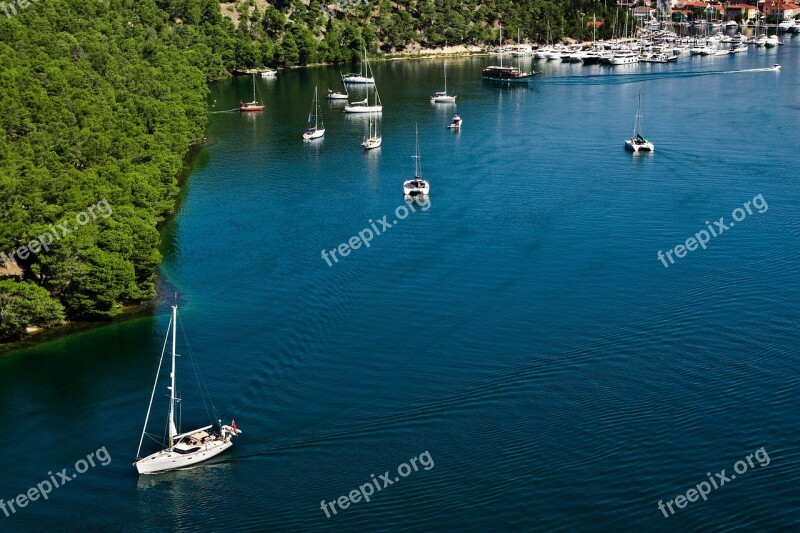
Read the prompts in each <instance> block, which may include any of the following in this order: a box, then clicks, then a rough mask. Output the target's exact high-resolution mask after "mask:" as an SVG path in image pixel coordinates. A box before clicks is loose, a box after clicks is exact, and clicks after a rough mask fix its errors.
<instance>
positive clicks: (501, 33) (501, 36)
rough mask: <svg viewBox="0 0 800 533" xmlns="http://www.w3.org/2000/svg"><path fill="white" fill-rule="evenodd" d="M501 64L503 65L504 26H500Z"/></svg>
mask: <svg viewBox="0 0 800 533" xmlns="http://www.w3.org/2000/svg"><path fill="white" fill-rule="evenodd" d="M500 66H501V67H502V66H503V26H502V25H501V26H500Z"/></svg>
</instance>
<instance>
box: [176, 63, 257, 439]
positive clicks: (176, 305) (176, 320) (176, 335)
mask: <svg viewBox="0 0 800 533" xmlns="http://www.w3.org/2000/svg"><path fill="white" fill-rule="evenodd" d="M254 79H255V78H254ZM177 325H178V306H177V305H173V306H172V370H171V372H170V375H169V376H170V387H169V449H170V450H171V449H172V444H173V442H172V441H173V439H174V438H175V435H176V433H177V431H176V429H175V345H176V337H177V329H178V328H177Z"/></svg>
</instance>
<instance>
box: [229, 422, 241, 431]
mask: <svg viewBox="0 0 800 533" xmlns="http://www.w3.org/2000/svg"><path fill="white" fill-rule="evenodd" d="M231 427H232V428H233V430H234V431H239V428H237V427H236V420H231Z"/></svg>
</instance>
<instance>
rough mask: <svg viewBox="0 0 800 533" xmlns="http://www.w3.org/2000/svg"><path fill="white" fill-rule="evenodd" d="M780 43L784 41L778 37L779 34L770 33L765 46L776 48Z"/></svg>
mask: <svg viewBox="0 0 800 533" xmlns="http://www.w3.org/2000/svg"><path fill="white" fill-rule="evenodd" d="M779 44H783V43H782V42H781V40H780V39H778V36H777V35H770V36H769V37H767V40H766V41H764V46H766V47H767V48H774V47H776V46H778V45H779Z"/></svg>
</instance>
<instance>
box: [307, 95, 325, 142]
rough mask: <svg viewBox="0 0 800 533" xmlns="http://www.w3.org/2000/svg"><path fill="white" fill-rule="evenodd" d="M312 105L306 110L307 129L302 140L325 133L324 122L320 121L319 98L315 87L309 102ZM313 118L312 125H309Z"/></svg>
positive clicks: (318, 136) (316, 137)
mask: <svg viewBox="0 0 800 533" xmlns="http://www.w3.org/2000/svg"><path fill="white" fill-rule="evenodd" d="M311 105H312V106H313V107H312V108H311V111H309V112H308V129H306V131H305V132H304V133H303V140H305V141H310V140H312V139H319V138H320V137H322V136H323V135H325V124H324V123H322V121H321V120H320V116H319V114H320V113H319V98H318V97H317V88H316V87H314V101H313V102H312V104H311ZM312 116H313V118H314V125H313V126H312V125H311V118H312Z"/></svg>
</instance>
